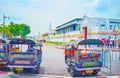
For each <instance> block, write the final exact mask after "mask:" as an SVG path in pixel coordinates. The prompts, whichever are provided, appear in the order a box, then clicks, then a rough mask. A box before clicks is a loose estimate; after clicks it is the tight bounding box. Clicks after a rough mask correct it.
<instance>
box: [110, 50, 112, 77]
mask: <svg viewBox="0 0 120 78" xmlns="http://www.w3.org/2000/svg"><path fill="white" fill-rule="evenodd" d="M111 69H112V68H111V51H110V76H111Z"/></svg>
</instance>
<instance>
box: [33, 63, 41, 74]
mask: <svg viewBox="0 0 120 78" xmlns="http://www.w3.org/2000/svg"><path fill="white" fill-rule="evenodd" d="M36 68H37V70H35V71H34V73H35V74H40V65H38V66H37V67H36Z"/></svg>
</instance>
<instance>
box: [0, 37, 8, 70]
mask: <svg viewBox="0 0 120 78" xmlns="http://www.w3.org/2000/svg"><path fill="white" fill-rule="evenodd" d="M8 55H9V52H8V50H7V43H6V41H5V40H3V39H0V69H4V68H5V69H6V68H7V65H8Z"/></svg>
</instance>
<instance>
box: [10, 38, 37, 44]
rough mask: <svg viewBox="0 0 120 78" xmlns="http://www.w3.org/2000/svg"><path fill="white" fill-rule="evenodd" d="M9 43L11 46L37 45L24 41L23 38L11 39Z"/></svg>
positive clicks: (27, 40) (28, 40)
mask: <svg viewBox="0 0 120 78" xmlns="http://www.w3.org/2000/svg"><path fill="white" fill-rule="evenodd" d="M9 43H10V44H34V45H35V42H34V41H33V40H30V39H22V38H14V39H11V40H10V42H9Z"/></svg>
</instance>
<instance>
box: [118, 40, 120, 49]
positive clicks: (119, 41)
mask: <svg viewBox="0 0 120 78" xmlns="http://www.w3.org/2000/svg"><path fill="white" fill-rule="evenodd" d="M118 48H119V49H120V39H119V40H118Z"/></svg>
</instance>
